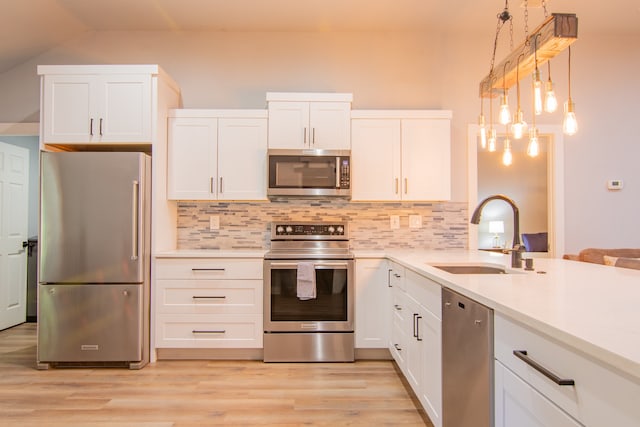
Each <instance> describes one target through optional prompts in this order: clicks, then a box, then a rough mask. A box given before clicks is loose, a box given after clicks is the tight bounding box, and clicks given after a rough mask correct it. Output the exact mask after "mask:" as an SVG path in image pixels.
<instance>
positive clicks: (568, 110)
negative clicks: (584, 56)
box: [562, 46, 578, 135]
mask: <svg viewBox="0 0 640 427" xmlns="http://www.w3.org/2000/svg"><path fill="white" fill-rule="evenodd" d="M568 86H569V97H568V98H567V100H566V101H565V103H564V121H563V122H562V131H563V132H564V133H565V134H566V135H575V134H576V132H578V121H577V120H576V113H575V111H574V109H575V104H574V103H573V100H572V99H571V46H569V79H568Z"/></svg>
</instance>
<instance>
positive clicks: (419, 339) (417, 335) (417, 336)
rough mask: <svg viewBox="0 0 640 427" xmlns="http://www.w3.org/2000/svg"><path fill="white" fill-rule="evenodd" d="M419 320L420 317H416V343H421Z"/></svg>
mask: <svg viewBox="0 0 640 427" xmlns="http://www.w3.org/2000/svg"><path fill="white" fill-rule="evenodd" d="M420 319H422V316H416V339H417V340H418V341H422V338H420Z"/></svg>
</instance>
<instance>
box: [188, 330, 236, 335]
mask: <svg viewBox="0 0 640 427" xmlns="http://www.w3.org/2000/svg"><path fill="white" fill-rule="evenodd" d="M225 332H227V331H225V330H224V329H220V330H212V331H204V330H197V329H194V330H193V331H191V333H192V334H224V333H225Z"/></svg>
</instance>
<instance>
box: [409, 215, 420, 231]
mask: <svg viewBox="0 0 640 427" xmlns="http://www.w3.org/2000/svg"><path fill="white" fill-rule="evenodd" d="M409 228H422V215H409Z"/></svg>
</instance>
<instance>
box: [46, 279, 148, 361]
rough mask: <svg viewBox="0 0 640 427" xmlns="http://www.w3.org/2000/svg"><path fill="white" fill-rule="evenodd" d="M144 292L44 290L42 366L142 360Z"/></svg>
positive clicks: (128, 288) (125, 288)
mask: <svg viewBox="0 0 640 427" xmlns="http://www.w3.org/2000/svg"><path fill="white" fill-rule="evenodd" d="M142 291H143V287H142V285H139V284H132V285H86V284H82V285H42V284H41V285H39V313H38V320H39V331H38V361H39V362H40V363H50V362H136V361H141V360H142V358H143V340H144V338H143V337H144V334H143V324H144V322H143V313H144V309H143V294H142Z"/></svg>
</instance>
